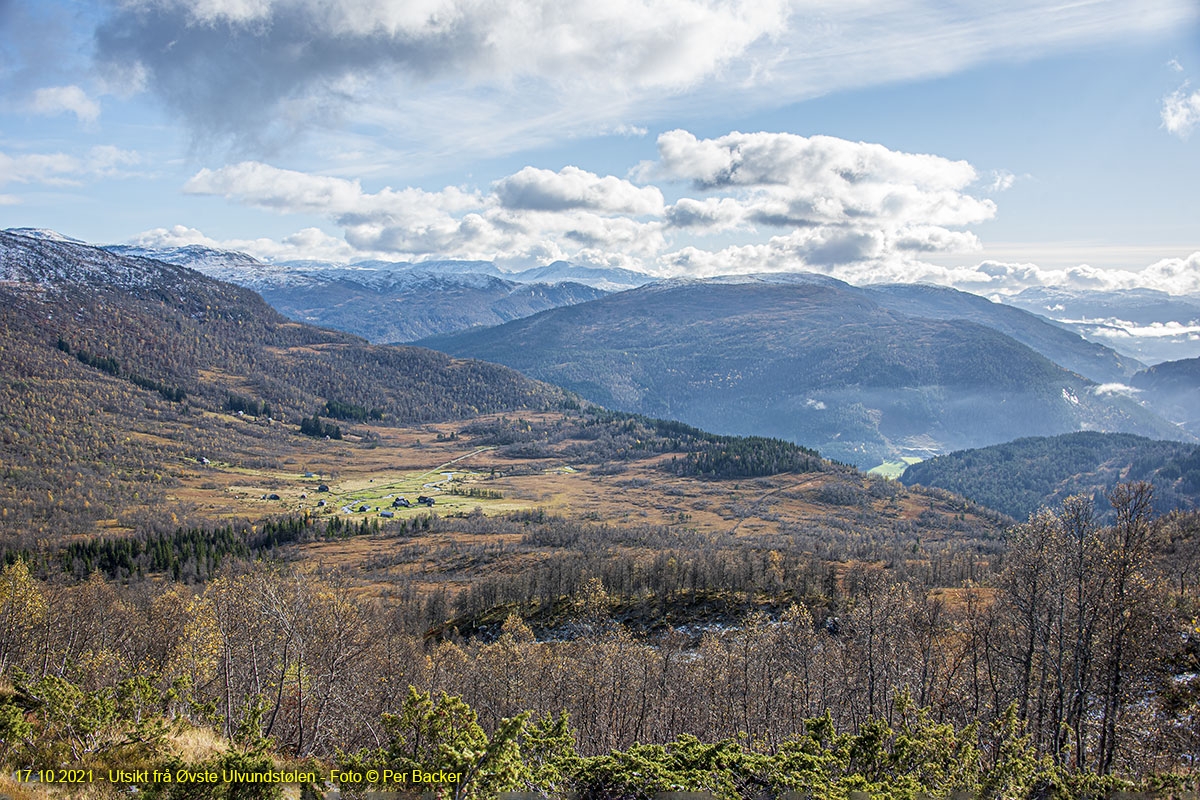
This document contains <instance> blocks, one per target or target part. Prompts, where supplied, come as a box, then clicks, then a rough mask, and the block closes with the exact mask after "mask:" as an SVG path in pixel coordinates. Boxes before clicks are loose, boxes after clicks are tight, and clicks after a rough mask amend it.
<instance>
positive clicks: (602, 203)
mask: <svg viewBox="0 0 1200 800" xmlns="http://www.w3.org/2000/svg"><path fill="white" fill-rule="evenodd" d="M493 190H494V191H495V193H496V198H497V199H498V200H499V201H500V204H501V205H502V206H504V207H505V208H513V209H525V210H529V211H565V210H567V209H572V208H581V209H588V210H592V211H597V212H599V213H602V214H632V215H634V216H642V215H654V216H659V215H661V214H662V213H663V196H662V192H661V191H659V189H658V187H656V186H642V187H639V186H634V185H633V184H632V183H630V182H629V181H627V180H622V179H620V178H615V177H613V176H612V175H606V176H604V177H600V176H598V175H595V174H593V173H591V172H588V171H586V170H582V169H579V168H578V167H563V168H562V169H561V170H559V171H558V172H551V171H550V170H548V169H538V168H537V167H525V168H524V169H522V170H521V171H520V172H517V173H515V174H513V175H509V176H508V177H507V178H503V179H501V180H499V181H497V182H496V184H495V186H494V187H493Z"/></svg>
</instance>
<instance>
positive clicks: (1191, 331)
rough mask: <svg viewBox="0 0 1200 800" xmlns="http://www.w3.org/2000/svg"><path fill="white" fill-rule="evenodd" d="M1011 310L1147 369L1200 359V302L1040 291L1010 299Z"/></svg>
mask: <svg viewBox="0 0 1200 800" xmlns="http://www.w3.org/2000/svg"><path fill="white" fill-rule="evenodd" d="M1004 303H1005V304H1007V305H1012V306H1016V307H1018V308H1023V309H1025V310H1027V311H1031V312H1033V313H1035V314H1041V315H1044V316H1046V317H1049V318H1050V319H1052V320H1054V321H1055V322H1056V324H1058V325H1060V326H1062V327H1064V328H1066V329H1068V330H1071V331H1074V332H1076V333H1078V334H1080V335H1081V336H1084V337H1086V338H1088V339H1091V340H1092V341H1096V342H1101V343H1103V344H1106V345H1108V346H1109V347H1111V348H1113V349H1114V350H1117V351H1118V352H1121V353H1124V354H1125V355H1128V356H1132V357H1133V358H1137V359H1139V360H1140V361H1144V362H1145V363H1147V364H1155V363H1158V362H1160V361H1170V360H1174V359H1183V358H1193V357H1195V356H1197V355H1200V297H1195V296H1188V295H1170V294H1167V293H1166V292H1161V291H1158V290H1155V289H1126V290H1123V291H1097V290H1091V291H1089V290H1079V289H1058V288H1054V287H1044V286H1038V287H1033V288H1030V289H1026V290H1025V291H1023V292H1021V293H1020V294H1017V295H1014V296H1012V297H1006V298H1004Z"/></svg>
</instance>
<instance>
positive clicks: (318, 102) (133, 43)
mask: <svg viewBox="0 0 1200 800" xmlns="http://www.w3.org/2000/svg"><path fill="white" fill-rule="evenodd" d="M312 8H313V7H312V6H310V5H307V4H304V5H297V6H292V7H289V8H287V9H282V8H281V7H278V6H272V7H271V11H270V14H269V15H268V16H267V17H266V18H264V19H260V20H251V21H247V22H233V21H229V20H216V21H212V22H198V21H196V20H195V19H193V17H192V14H191V12H190V10H189V9H188V8H187V7H185V6H184V5H183V4H178V5H177V4H170V5H166V6H164V5H154V4H139V5H137V6H133V7H127V8H125V9H122V10H120V11H118V12H117V13H115V14H114V15H113V16H112V17H110V18H109V19H108V20H107V21H105V22H104V23H103V24H102V25H100V26H99V27H98V29H97V30H96V35H95V39H96V51H97V59H98V61H99V62H100V65H101V67H102V68H118V69H130V68H133V67H135V66H136V65H140V66H141V67H142V68H143V69H144V73H145V77H146V81H147V88H148V89H149V90H150V91H152V92H154V93H155V94H156V95H157V96H158V97H159V98H160V99H161V100H162V101H163V102H164V103H165V104H166V105H167V106H168V107H169V108H170V109H171V110H173V111H174V112H175V113H177V114H178V115H179V116H180V117H182V118H183V120H184V121H185V122H186V123H187V124H188V126H189V127H190V128H191V129H192V130H193V131H194V132H196V133H197V134H198V135H199V136H200V137H206V136H216V137H228V138H229V139H232V140H234V141H235V142H236V143H237V144H239V145H242V146H243V147H244V148H245V149H249V150H264V149H270V148H271V147H272V146H273V145H277V144H279V143H280V142H281V141H284V140H286V139H287V138H289V137H291V136H293V135H295V134H296V133H298V132H300V131H302V130H303V129H305V128H307V127H309V126H311V125H328V124H331V123H337V122H340V121H342V119H343V116H344V115H345V114H352V113H353V106H354V104H355V102H356V101H358V100H359V99H360V98H358V97H356V96H355V95H354V93H353V90H350V89H347V88H345V87H344V86H343V85H342V81H343V79H346V78H352V77H357V76H363V75H372V76H377V75H381V74H391V73H402V74H404V75H407V76H408V77H409V79H410V80H414V81H419V80H423V79H426V78H428V77H429V76H431V75H433V74H435V73H437V72H439V71H443V70H446V69H453V68H454V67H455V65H456V63H457V62H458V61H459V57H458V55H457V54H458V53H462V52H469V51H470V50H471V49H472V48H477V47H479V46H480V41H479V38H480V37H479V34H478V32H477V31H473V30H472V29H471V28H470V27H469V26H466V25H463V26H451V27H448V28H446V29H445V30H443V31H441V32H438V33H431V34H428V35H426V36H423V37H421V38H417V37H404V36H391V35H386V34H384V33H374V34H366V35H355V34H352V33H341V34H338V33H333V32H329V31H324V30H322V27H321V26H322V22H321V21H320V20H318V19H315V18H314V17H313V13H312V11H311V9H312Z"/></svg>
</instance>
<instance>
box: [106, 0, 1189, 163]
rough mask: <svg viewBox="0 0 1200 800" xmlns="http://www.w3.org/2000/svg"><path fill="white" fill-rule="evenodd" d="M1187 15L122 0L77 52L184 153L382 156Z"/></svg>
mask: <svg viewBox="0 0 1200 800" xmlns="http://www.w3.org/2000/svg"><path fill="white" fill-rule="evenodd" d="M1196 18H1197V8H1196V7H1195V4H1194V3H1193V2H1191V0H1145V2H1142V3H1137V4H1133V3H1128V2H1123V0H1092V2H1088V3H1077V2H1068V1H1066V0H1061V1H1060V2H1055V3H1050V4H1047V3H1044V2H1035V0H1017V2H1016V4H1015V5H1014V4H1013V3H1006V4H1000V5H997V4H995V3H989V2H985V0H963V1H962V2H958V3H954V4H949V5H947V4H934V5H930V4H928V3H923V2H920V0H895V2H889V3H867V2H846V3H837V4H816V3H810V2H805V0H765V1H764V0H616V1H615V2H609V3H560V2H554V0H505V2H500V0H425V2H421V3H407V4H396V3H379V2H375V0H203V2H192V1H191V0H139V2H136V3H125V4H121V5H118V6H116V7H115V10H114V12H113V13H112V14H111V15H110V16H109V18H108V19H106V20H105V21H104V22H103V23H102V24H101V25H100V26H99V28H98V30H97V32H96V50H97V54H98V62H99V64H100V67H101V68H102V69H103V70H105V71H108V72H123V73H127V74H137V75H139V76H142V78H144V85H145V86H146V87H147V88H148V89H149V90H150V91H151V92H152V93H153V95H154V96H155V97H157V98H158V99H159V100H160V101H161V102H162V103H164V104H165V105H166V107H168V108H169V109H171V110H172V111H173V112H174V113H175V114H177V115H178V116H179V117H180V118H182V119H183V120H184V121H185V122H186V123H187V124H188V126H189V127H190V128H191V129H192V130H193V132H194V133H195V134H196V135H197V138H198V139H199V140H203V141H218V142H222V141H223V142H231V143H233V144H234V145H235V147H236V148H238V149H240V150H242V151H243V152H257V153H259V154H262V153H268V152H270V151H271V148H272V147H274V146H278V145H280V143H285V142H289V141H291V140H292V139H294V137H296V136H298V135H302V134H304V133H305V132H311V131H314V130H315V131H321V130H324V131H345V130H350V129H369V130H372V131H376V132H379V131H386V132H387V133H386V134H385V135H383V136H381V137H379V138H380V139H381V140H386V141H387V143H388V146H390V147H392V148H394V149H395V150H396V151H398V152H413V153H417V154H422V155H425V156H429V155H431V154H433V155H439V156H441V157H457V156H461V155H462V154H463V153H474V154H479V153H484V152H490V153H494V152H511V151H513V150H515V149H520V148H527V147H529V146H531V145H536V144H538V143H540V142H545V141H550V140H560V139H561V138H562V137H563V136H570V135H578V134H586V133H592V134H599V133H605V132H608V133H618V134H621V133H635V134H637V133H640V132H641V131H642V129H643V128H641V127H637V126H632V125H630V124H629V120H631V119H636V120H638V122H639V124H640V125H641V126H645V125H646V124H647V123H648V122H650V121H653V120H661V119H665V118H669V117H670V115H671V114H673V113H675V112H678V111H679V110H681V109H686V108H689V107H690V108H696V107H697V104H698V103H703V104H704V105H703V107H705V108H708V107H711V106H712V105H713V104H714V103H716V104H721V105H724V106H728V107H742V108H747V107H754V106H760V105H778V104H780V103H786V102H794V101H797V100H803V99H807V98H811V97H814V96H818V95H822V94H826V93H829V92H832V91H836V90H839V89H844V88H848V87H857V86H867V85H873V84H878V83H881V82H891V81H900V80H912V79H918V78H925V77H932V76H937V75H944V74H948V73H951V72H954V71H957V70H961V69H963V68H965V67H968V66H971V65H973V64H978V63H980V62H985V61H990V60H1006V59H1014V58H1016V59H1025V58H1029V57H1031V56H1036V55H1042V54H1046V53H1054V52H1058V51H1060V50H1062V49H1064V48H1068V47H1075V46H1080V45H1087V44H1095V43H1098V42H1104V41H1110V40H1118V39H1119V40H1128V39H1129V38H1130V37H1133V36H1137V35H1139V34H1151V33H1155V32H1161V31H1164V30H1170V29H1174V28H1178V27H1179V26H1182V25H1185V24H1187V23H1189V22H1190V21H1193V20H1195V19H1196ZM164 43H166V45H165V46H164ZM247 74H252V75H254V76H255V79H254V80H252V81H248V80H244V79H243V76H245V75H247ZM481 120H486V123H487V124H486V125H480V124H479V123H480V121H481Z"/></svg>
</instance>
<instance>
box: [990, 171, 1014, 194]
mask: <svg viewBox="0 0 1200 800" xmlns="http://www.w3.org/2000/svg"><path fill="white" fill-rule="evenodd" d="M989 177H991V179H992V180H991V183H989V184H988V187H987V190H988V192H989V193H991V194H999V193H1000V192H1007V191H1008V190H1009V189H1011V188H1012V185H1013V183H1015V182H1016V179H1017V176H1016V175H1013V174H1012V173H1011V172H1009V171H1008V170H1006V169H994V170H992V171H991V173H990V174H989Z"/></svg>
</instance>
